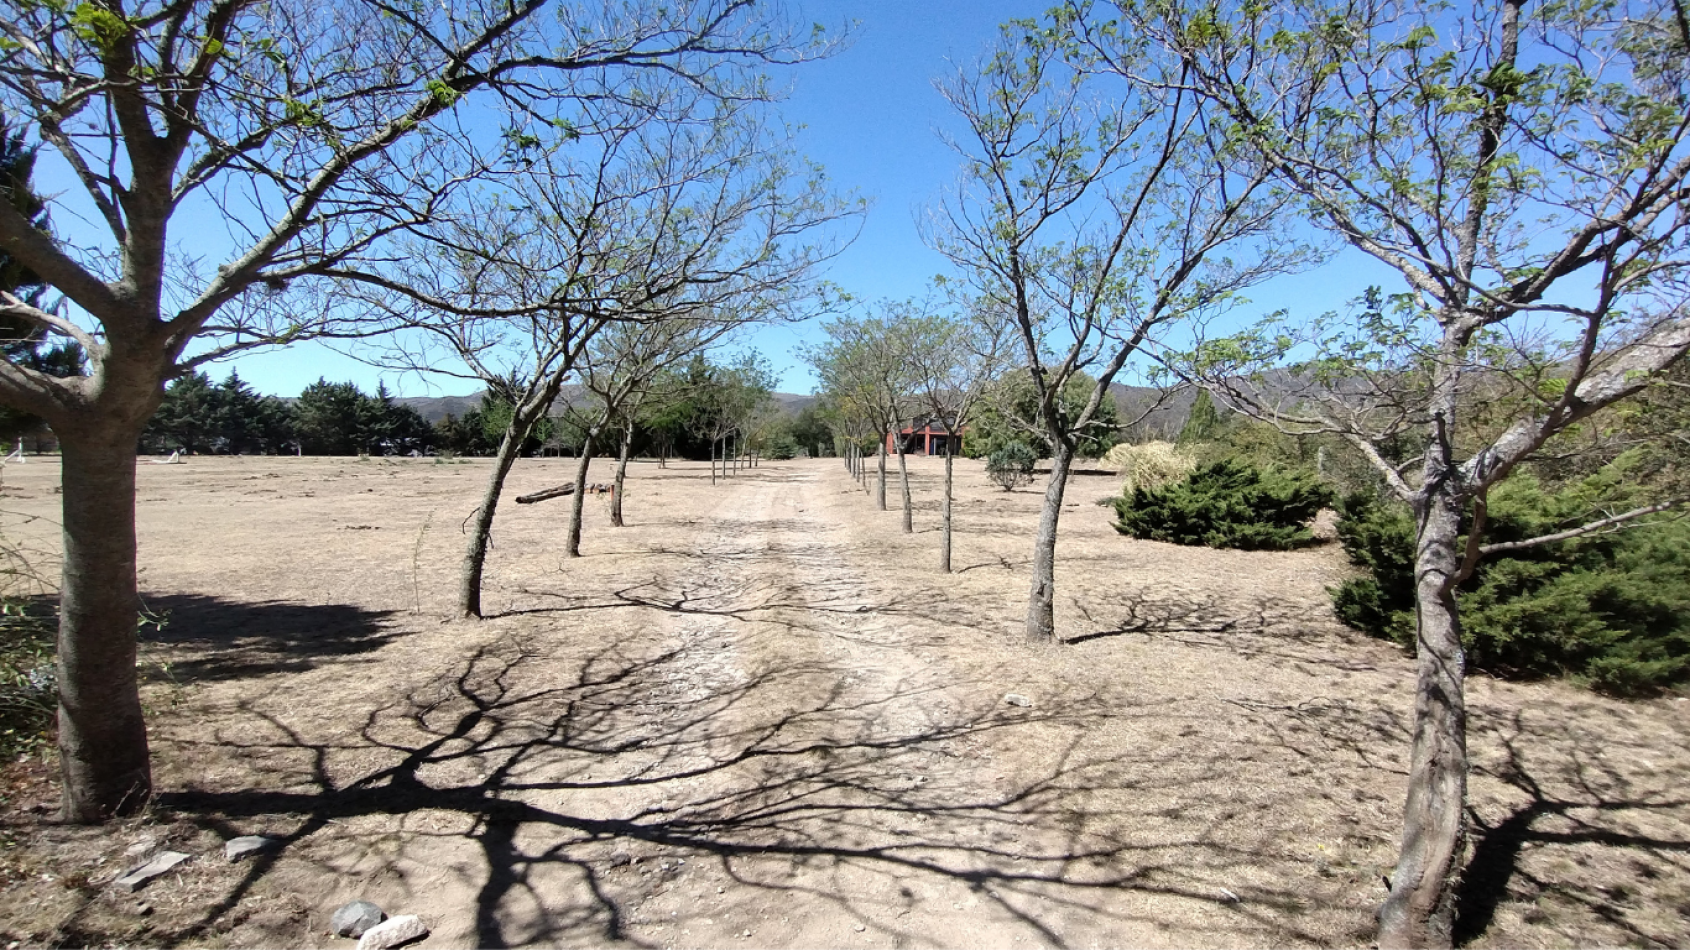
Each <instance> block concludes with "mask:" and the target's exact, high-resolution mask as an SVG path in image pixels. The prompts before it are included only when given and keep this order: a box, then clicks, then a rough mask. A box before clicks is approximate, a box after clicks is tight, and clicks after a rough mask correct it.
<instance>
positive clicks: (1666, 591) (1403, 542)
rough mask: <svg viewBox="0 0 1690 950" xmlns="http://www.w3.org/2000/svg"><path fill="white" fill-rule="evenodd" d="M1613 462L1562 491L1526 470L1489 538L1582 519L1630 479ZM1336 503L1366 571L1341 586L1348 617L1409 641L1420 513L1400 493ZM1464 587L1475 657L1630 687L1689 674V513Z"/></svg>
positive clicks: (1493, 512) (1589, 541) (1348, 546)
mask: <svg viewBox="0 0 1690 950" xmlns="http://www.w3.org/2000/svg"><path fill="white" fill-rule="evenodd" d="M1616 466H1617V467H1616ZM1616 466H1610V467H1609V468H1608V469H1604V470H1603V471H1601V472H1598V473H1597V474H1596V475H1594V476H1592V477H1591V478H1588V479H1585V480H1584V481H1582V482H1579V483H1575V484H1574V485H1572V486H1569V487H1567V488H1565V489H1562V490H1561V491H1559V492H1548V491H1545V490H1544V489H1543V488H1542V486H1541V485H1540V484H1539V483H1538V482H1537V481H1536V480H1535V479H1533V478H1532V477H1530V476H1529V475H1517V476H1515V477H1514V478H1511V479H1509V480H1508V481H1507V482H1505V483H1503V484H1502V485H1499V486H1498V487H1497V488H1496V489H1494V490H1493V491H1492V493H1491V496H1490V498H1489V511H1488V515H1487V529H1486V535H1485V540H1486V541H1487V542H1499V541H1516V540H1525V539H1527V538H1533V537H1537V536H1540V535H1543V534H1548V533H1551V532H1553V531H1557V530H1562V529H1564V528H1566V527H1568V526H1570V525H1576V524H1577V523H1579V522H1580V521H1582V520H1583V519H1584V517H1585V516H1586V514H1587V513H1588V512H1589V511H1590V510H1591V507H1592V503H1593V502H1599V501H1600V500H1601V499H1602V498H1605V497H1608V498H1611V497H1616V493H1623V492H1624V491H1625V490H1626V485H1625V484H1624V481H1625V479H1624V466H1623V464H1620V463H1616ZM1339 514H1340V520H1339V522H1338V537H1339V540H1340V541H1342V542H1343V545H1344V550H1345V552H1346V553H1347V554H1348V555H1349V557H1350V560H1351V561H1352V562H1353V563H1355V564H1356V565H1357V566H1360V567H1362V568H1364V569H1365V570H1366V572H1367V573H1366V574H1365V575H1364V576H1362V577H1358V578H1355V579H1353V580H1350V581H1348V582H1346V583H1344V584H1343V585H1341V586H1339V587H1337V588H1335V589H1334V590H1333V602H1334V608H1335V609H1336V611H1337V613H1338V616H1339V618H1340V619H1342V620H1343V621H1344V622H1345V623H1348V624H1350V625H1351V626H1354V627H1356V628H1358V629H1361V630H1365V631H1367V632H1368V633H1371V634H1374V635H1375V636H1381V637H1386V638H1389V639H1392V640H1395V641H1396V642H1398V643H1399V644H1402V645H1403V646H1404V647H1405V648H1412V647H1413V645H1414V636H1415V624H1414V569H1413V565H1414V524H1413V520H1412V519H1411V518H1410V516H1409V514H1408V512H1407V510H1406V509H1405V508H1404V507H1403V506H1401V505H1397V504H1387V503H1382V502H1379V501H1377V500H1374V499H1371V498H1367V497H1363V496H1351V497H1349V498H1346V499H1344V500H1343V502H1341V503H1340V505H1339ZM1465 527H1466V526H1464V529H1465ZM1462 543H1463V544H1464V543H1465V541H1464V540H1463V542H1462ZM1456 597H1457V602H1458V603H1459V605H1460V609H1461V626H1462V643H1463V646H1464V647H1465V648H1466V652H1467V662H1468V666H1469V667H1471V668H1473V669H1479V670H1484V671H1487V672H1490V673H1493V674H1497V675H1500V676H1511V677H1525V678H1530V677H1542V676H1565V677H1569V678H1571V679H1574V680H1576V681H1579V682H1583V683H1585V684H1587V685H1589V686H1591V687H1593V688H1596V689H1599V690H1602V691H1604V692H1609V693H1616V694H1621V695H1634V694H1644V693H1650V692H1655V691H1658V690H1661V689H1663V688H1667V687H1670V686H1673V685H1677V684H1683V683H1685V682H1690V525H1687V524H1685V523H1683V522H1677V521H1663V522H1657V523H1652V524H1647V525H1640V526H1637V527H1633V528H1630V529H1627V530H1623V531H1617V532H1611V533H1606V534H1592V535H1585V536H1583V537H1580V538H1574V539H1570V540H1567V541H1562V542H1559V543H1555V544H1548V545H1542V546H1539V547H1534V548H1529V549H1523V550H1520V551H1514V552H1509V553H1508V554H1506V555H1498V556H1494V557H1490V558H1486V559H1484V560H1482V561H1480V562H1479V565H1478V567H1477V569H1475V570H1474V572H1473V575H1472V576H1471V577H1469V578H1468V579H1467V580H1466V581H1465V582H1464V583H1463V584H1462V585H1461V587H1460V588H1459V589H1458V590H1457V592H1456Z"/></svg>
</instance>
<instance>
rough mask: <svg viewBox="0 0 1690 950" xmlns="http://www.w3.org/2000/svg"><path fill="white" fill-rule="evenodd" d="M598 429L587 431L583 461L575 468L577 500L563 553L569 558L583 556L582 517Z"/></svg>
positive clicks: (570, 517)
mask: <svg viewBox="0 0 1690 950" xmlns="http://www.w3.org/2000/svg"><path fill="white" fill-rule="evenodd" d="M598 434H599V433H598V429H597V427H594V428H592V429H588V430H587V435H586V437H585V438H583V439H582V440H581V461H580V463H579V464H578V465H576V466H575V498H574V499H573V500H572V501H571V502H570V505H569V532H568V536H567V538H566V539H565V541H564V546H563V553H564V554H565V555H566V556H568V557H580V556H581V516H582V514H583V513H585V511H586V506H587V467H588V466H590V465H592V464H593V450H594V448H595V446H594V445H593V443H594V442H596V441H598Z"/></svg>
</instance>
